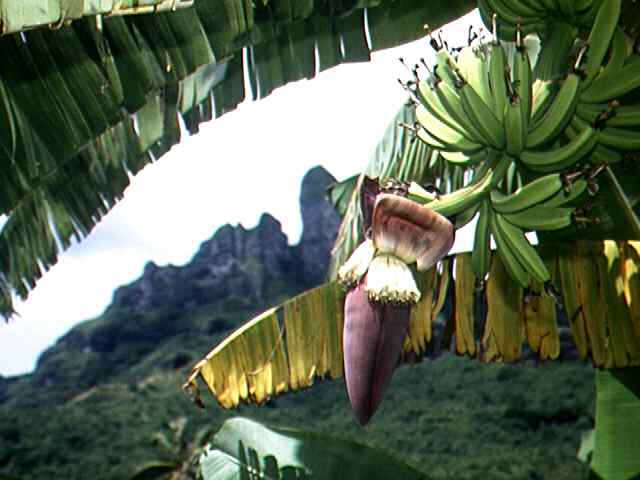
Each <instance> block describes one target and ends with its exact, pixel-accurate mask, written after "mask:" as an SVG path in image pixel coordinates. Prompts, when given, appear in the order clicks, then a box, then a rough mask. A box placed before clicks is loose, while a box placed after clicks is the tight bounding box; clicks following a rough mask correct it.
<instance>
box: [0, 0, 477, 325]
mask: <svg viewBox="0 0 640 480" xmlns="http://www.w3.org/2000/svg"><path fill="white" fill-rule="evenodd" d="M32 3H33V2H26V3H25V2H24V1H22V0H4V1H3V2H1V3H0V33H1V34H3V35H2V36H1V37H0V56H1V57H2V59H3V62H2V63H1V65H0V161H1V162H2V165H3V168H2V176H1V177H0V182H1V186H2V188H0V215H7V216H8V219H7V221H6V224H5V225H4V228H3V229H2V231H1V232H0V314H1V315H3V316H5V317H6V316H8V315H10V314H11V313H12V294H14V293H15V294H18V295H19V296H20V297H22V298H25V297H26V296H27V295H28V293H29V291H30V290H31V289H32V288H33V287H34V285H35V283H36V281H37V280H38V278H40V276H41V275H42V274H43V273H44V272H46V270H48V268H49V267H50V266H51V265H53V264H55V263H56V261H57V256H58V254H59V253H60V252H61V251H63V250H65V249H66V248H67V247H68V246H69V245H70V243H71V242H72V240H73V239H76V240H80V239H82V238H84V237H85V236H86V235H88V234H89V232H90V231H91V230H92V229H93V227H94V226H95V225H96V223H97V222H99V221H100V219H101V218H102V217H103V216H104V215H105V214H106V213H107V212H108V211H109V210H110V209H111V208H112V207H113V205H114V204H115V203H116V202H117V201H118V200H119V199H120V198H122V195H123V193H124V190H125V188H126V187H127V185H128V184H129V174H135V173H137V172H138V171H140V170H141V169H142V168H144V166H146V165H147V164H148V163H149V162H151V161H152V160H154V159H158V158H160V157H161V156H162V155H163V154H164V153H166V152H167V151H168V150H169V149H170V148H171V147H172V146H173V145H175V144H177V143H178V142H179V141H180V135H181V130H180V122H179V118H181V119H182V120H183V121H184V124H185V125H186V128H187V130H188V131H189V133H192V134H193V133H196V132H197V131H198V126H199V125H200V123H202V122H205V121H209V120H212V119H213V118H215V117H219V116H220V115H223V114H224V113H226V112H229V111H231V110H233V109H235V108H236V106H237V105H238V104H239V103H240V102H242V101H243V100H244V99H245V98H252V99H260V98H263V97H265V96H267V95H269V94H270V93H271V92H272V91H273V90H274V89H275V88H278V87H280V86H282V85H285V84H286V83H289V82H293V81H296V80H299V79H302V78H307V79H311V78H313V77H314V76H315V75H316V74H317V73H318V72H321V71H323V70H325V69H327V68H330V67H333V66H335V65H338V64H340V63H344V62H355V61H368V60H369V59H370V54H371V52H372V51H376V50H379V49H383V48H388V47H391V46H395V45H399V44H401V43H404V42H407V41H409V40H414V39H415V38H418V37H419V36H420V35H421V34H422V28H423V25H424V24H425V23H429V24H431V25H433V26H439V25H442V24H444V23H446V22H448V21H451V20H454V19H455V18H457V17H458V16H460V15H462V14H464V13H466V12H468V11H469V10H471V9H472V8H473V7H474V3H473V2H472V1H471V0H455V1H453V2H451V1H449V2H446V3H445V2H441V3H439V4H434V3H432V4H430V6H429V7H428V8H427V7H425V6H424V4H423V2H419V1H405V2H393V1H390V0H367V1H357V2H342V1H314V0H304V1H302V0H300V1H298V0H296V1H290V0H265V1H260V2H248V1H246V0H227V1H224V2H214V1H212V0H196V1H193V0H179V1H177V0H145V1H144V2H139V1H131V0H126V1H118V2H113V1H110V0H109V1H100V2H98V1H84V2H82V1H81V2H78V1H68V0H55V1H50V2H47V6H46V7H42V6H36V5H35V4H33V5H32ZM445 5H446V8H444V6H445ZM129 14H131V15H129ZM366 32H368V37H367V34H366ZM245 74H246V75H245ZM245 77H246V78H247V79H248V84H247V85H246V86H245Z"/></svg>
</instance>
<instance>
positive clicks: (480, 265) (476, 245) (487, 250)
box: [471, 201, 491, 280]
mask: <svg viewBox="0 0 640 480" xmlns="http://www.w3.org/2000/svg"><path fill="white" fill-rule="evenodd" d="M490 210H491V207H490V205H489V203H488V202H486V201H485V202H482V204H481V205H480V216H479V217H478V222H477V223H476V230H475V234H474V236H473V251H472V252H471V266H472V268H473V273H474V274H475V276H476V278H477V279H480V280H484V278H485V277H486V276H487V273H488V272H489V266H490V264H491V246H490V243H489V236H490V233H491V231H490V228H489V217H490V215H491V212H490Z"/></svg>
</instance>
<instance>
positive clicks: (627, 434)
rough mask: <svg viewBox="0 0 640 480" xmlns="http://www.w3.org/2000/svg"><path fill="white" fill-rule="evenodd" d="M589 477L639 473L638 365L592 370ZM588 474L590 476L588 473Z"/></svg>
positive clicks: (611, 478)
mask: <svg viewBox="0 0 640 480" xmlns="http://www.w3.org/2000/svg"><path fill="white" fill-rule="evenodd" d="M596 390H597V397H596V429H595V437H594V453H593V460H592V463H591V468H592V471H593V475H592V477H593V478H602V479H605V478H606V479H607V480H628V479H632V478H638V476H639V475H640V443H638V438H640V368H626V369H624V370H608V371H605V370H599V371H597V372H596ZM590 478H591V477H590Z"/></svg>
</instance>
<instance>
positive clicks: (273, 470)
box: [200, 417, 427, 480]
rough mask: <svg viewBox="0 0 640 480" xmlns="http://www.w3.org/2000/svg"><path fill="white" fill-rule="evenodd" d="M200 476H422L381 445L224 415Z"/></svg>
mask: <svg viewBox="0 0 640 480" xmlns="http://www.w3.org/2000/svg"><path fill="white" fill-rule="evenodd" d="M200 466H201V472H202V476H203V478H204V480H231V479H237V478H263V477H265V478H270V479H283V480H287V479H295V478H298V479H309V480H333V479H336V478H348V479H354V480H355V479H363V480H364V479H367V480H369V479H371V480H377V479H385V480H386V479H389V478H402V479H407V480H410V479H416V480H417V479H426V478H427V477H426V476H425V475H424V474H422V473H420V472H418V471H417V470H415V469H414V468H412V467H410V466H408V465H406V464H404V463H402V462H400V461H399V460H397V459H395V458H393V457H391V456H390V455H388V454H386V453H385V452H382V451H380V450H377V449H374V448H371V447H366V446H364V445H360V444H357V443H355V442H351V441H347V440H341V439H337V438H332V437H329V436H326V435H321V434H318V433H314V432H306V431H301V430H295V429H290V428H282V427H272V426H265V425H261V424H260V423H257V422H254V421H252V420H249V419H246V418H240V417H239V418H232V419H230V420H227V421H226V422H225V423H224V424H223V425H222V427H221V428H220V430H219V431H218V433H216V434H215V436H214V437H213V439H212V441H211V445H210V450H209V451H207V452H205V453H204V454H203V455H202V457H201V459H200Z"/></svg>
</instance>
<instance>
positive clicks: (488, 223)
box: [189, 0, 640, 478]
mask: <svg viewBox="0 0 640 480" xmlns="http://www.w3.org/2000/svg"><path fill="white" fill-rule="evenodd" d="M522 3H524V2H522ZM527 3H529V2H527ZM532 3H536V2H532ZM541 3H542V2H541ZM479 6H480V10H481V14H482V17H483V19H484V20H485V23H486V27H487V28H488V29H489V30H490V32H491V40H490V41H489V42H488V43H482V42H471V43H470V44H469V45H468V46H463V47H462V48H461V49H460V51H459V52H458V53H456V51H455V50H452V49H450V48H448V46H447V44H446V42H442V41H440V39H439V38H436V36H435V35H434V36H433V38H432V41H431V43H432V46H433V48H434V49H435V50H436V52H435V58H436V64H435V65H432V66H428V65H425V66H424V67H425V68H424V69H426V71H427V73H426V74H425V73H420V72H421V70H423V69H421V68H420V67H419V66H416V67H415V68H413V69H412V68H409V70H410V71H411V78H410V79H409V80H407V82H406V83H405V86H406V88H407V90H408V92H409V95H410V97H411V102H410V103H411V106H410V107H408V108H405V109H403V110H401V111H400V113H399V114H398V116H397V117H396V119H394V124H393V125H392V127H390V129H389V131H388V132H387V137H388V138H387V139H385V142H381V145H382V149H386V150H387V154H386V155H387V156H386V157H385V155H384V154H382V155H381V157H382V158H383V159H384V160H383V161H382V162H379V161H378V160H379V158H374V160H373V161H372V162H371V163H370V165H369V167H368V171H365V172H364V173H363V174H362V175H361V176H360V177H359V178H357V179H350V180H349V181H348V182H346V183H344V184H342V185H339V186H336V187H334V189H333V190H332V191H331V192H330V194H331V195H332V196H333V198H334V199H335V200H336V202H337V203H338V206H339V208H340V210H341V211H343V212H345V219H344V222H343V225H342V227H341V230H340V234H339V237H338V241H337V243H336V248H335V250H334V251H335V255H334V268H333V272H334V275H337V278H338V279H340V278H341V276H342V277H344V276H345V275H344V273H343V272H342V273H341V269H347V270H349V272H352V273H354V275H353V276H354V278H355V283H356V285H364V286H365V287H364V288H365V289H366V288H367V286H368V282H369V279H368V277H367V276H366V275H365V274H366V272H367V268H366V267H365V268H360V265H373V263H368V262H370V261H371V258H372V257H373V256H374V255H375V254H376V252H377V251H378V250H377V249H378V248H379V247H378V245H376V244H375V242H374V248H371V247H370V246H367V245H371V240H370V239H368V237H367V235H368V232H369V230H368V228H367V227H368V225H369V223H370V219H371V216H370V213H369V212H368V210H369V208H368V205H369V204H371V203H372V202H373V203H374V204H375V203H376V202H377V200H372V199H367V196H369V197H371V194H370V193H369V192H370V191H371V190H372V188H371V182H372V181H373V180H372V178H370V177H374V178H375V181H376V182H377V188H378V189H377V190H375V189H374V195H373V198H377V197H376V195H378V197H379V198H380V199H382V198H383V195H387V194H388V193H389V191H391V192H392V193H393V194H396V195H399V196H404V197H406V198H407V199H408V200H409V201H412V202H414V203H416V204H419V205H422V206H423V207H421V208H426V209H427V210H430V211H432V212H435V213H438V214H440V215H442V216H444V217H447V218H448V220H449V221H450V222H452V223H453V224H454V225H456V227H460V226H462V225H464V224H466V223H468V222H469V221H470V220H471V219H473V218H474V216H476V215H477V216H479V219H478V222H477V226H476V230H475V243H474V250H473V252H472V254H471V255H464V254H459V255H456V256H455V257H454V258H451V259H448V260H444V261H443V265H447V266H448V267H447V268H448V271H455V273H456V275H455V280H453V279H452V278H451V277H450V275H449V274H447V275H442V273H440V275H438V271H440V272H444V270H445V268H444V267H442V268H439V269H434V272H435V273H430V274H431V275H436V276H437V278H436V279H435V280H434V278H433V277H430V276H429V272H428V273H426V274H425V275H424V276H421V275H420V274H418V276H417V277H416V279H417V280H418V281H417V283H418V284H419V285H420V288H419V290H420V292H421V294H422V295H423V296H424V294H425V293H426V294H427V296H428V300H427V302H426V304H427V306H428V307H432V306H435V305H437V304H438V300H437V299H440V298H442V297H445V298H447V297H448V296H449V295H451V296H453V300H450V301H451V302H452V305H453V307H452V308H451V313H450V318H449V319H447V321H446V326H445V328H444V329H443V331H444V332H445V334H444V335H443V336H442V338H440V339H437V340H438V341H437V342H436V343H439V344H440V345H442V344H444V345H447V346H449V345H450V344H451V342H450V341H449V342H447V340H451V339H452V338H454V339H455V342H454V345H455V347H454V348H455V350H456V351H457V352H458V353H459V354H465V355H470V356H473V357H477V358H480V359H482V360H484V361H515V360H517V359H519V358H520V357H521V355H522V344H523V340H524V339H526V340H527V342H528V343H529V346H530V348H531V349H532V350H533V351H534V352H536V353H537V354H538V355H539V356H540V358H542V359H556V358H559V357H560V350H561V344H560V342H559V325H558V320H559V319H563V318H564V319H568V320H569V321H570V322H569V323H570V326H571V331H572V336H573V340H574V343H575V346H576V349H577V351H578V354H579V355H580V356H581V357H582V358H589V359H590V360H591V361H592V362H593V364H594V366H595V367H597V368H599V369H612V371H616V369H621V368H624V369H628V371H629V372H637V370H638V365H640V363H639V362H640V330H638V328H639V325H640V324H639V323H638V322H640V314H639V312H638V310H637V305H638V300H636V296H637V295H638V293H637V290H636V286H635V285H637V281H638V280H637V278H638V277H637V272H638V267H637V265H638V258H637V256H638V255H637V251H638V250H637V249H638V242H637V241H635V240H638V239H640V228H639V225H640V223H639V222H638V217H637V212H638V205H637V202H636V201H635V200H634V199H635V198H637V197H636V195H635V193H634V192H635V188H634V187H633V186H631V184H632V183H633V182H634V179H635V178H637V173H638V172H636V171H635V169H636V168H637V167H636V166H635V165H634V164H633V163H632V164H631V165H629V162H628V161H625V156H626V155H628V154H627V153H625V152H634V151H635V150H637V149H638V148H640V146H639V145H637V144H636V140H635V138H636V136H637V134H636V131H637V128H638V127H640V121H638V120H639V119H638V117H634V114H633V113H632V112H634V111H635V110H637V108H638V107H637V103H636V102H637V98H636V97H637V91H638V87H639V86H640V83H639V82H640V80H639V79H640V76H639V75H638V72H636V70H635V69H636V68H637V67H636V64H637V63H636V61H637V58H638V54H637V52H636V51H635V50H634V49H631V43H632V42H630V41H629V39H628V38H627V37H626V35H627V34H626V33H625V32H624V31H622V30H621V29H620V28H619V27H618V26H617V25H618V20H619V16H620V12H621V4H620V2H617V1H612V2H583V3H581V4H579V5H577V4H576V5H573V6H571V5H569V4H567V5H564V6H563V7H562V9H560V7H557V8H558V10H551V11H545V8H546V9H547V10H549V8H548V7H545V6H544V5H541V6H539V8H538V9H532V11H533V12H534V13H531V11H529V15H526V14H525V12H526V11H527V8H526V7H524V6H522V5H520V3H519V2H515V3H514V4H513V5H510V4H509V5H508V4H506V3H504V2H497V1H494V0H487V1H481V2H480V3H479ZM565 9H571V11H570V12H569V13H567V12H565V11H564V10H565ZM530 10H531V7H530ZM540 11H542V12H543V13H540ZM535 12H537V13H535ZM542 18H544V19H548V18H554V19H555V20H554V21H556V22H557V21H561V20H560V19H565V20H563V22H564V23H567V28H566V29H565V31H566V32H570V33H571V35H555V36H554V35H551V34H549V35H546V36H545V35H544V34H543V33H544V32H545V30H546V28H547V23H548V22H546V23H545V22H542V21H541V19H542ZM535 32H539V33H540V36H541V37H542V42H541V48H540V50H539V52H538V53H537V56H536V57H535V59H534V58H533V56H531V55H530V54H529V49H530V47H529V46H528V44H527V42H526V41H525V39H524V38H525V35H526V34H528V33H535ZM576 34H577V37H578V39H577V40H576ZM505 41H510V42H512V44H511V46H510V47H508V48H507V47H506V46H505V43H504V42H505ZM563 52H564V53H563ZM558 55H560V56H562V55H565V57H564V59H562V58H561V60H560V61H558V59H557V58H556V57H557V56H558ZM613 77H616V78H618V77H620V78H622V79H623V81H622V82H610V80H607V79H611V78H613ZM594 85H595V86H594ZM612 89H613V90H612ZM605 91H609V93H603V92H605ZM603 95H604V97H603ZM609 95H616V96H617V95H621V96H623V98H625V99H626V100H625V105H626V106H627V108H625V109H624V110H619V109H620V108H622V106H621V104H620V103H621V102H619V101H617V100H608V99H609V98H610V97H609ZM605 100H608V101H606V102H605ZM598 102H600V103H598ZM603 102H604V103H603ZM593 105H597V106H595V107H594V106H593ZM588 112H591V113H588ZM632 118H635V119H634V120H632ZM398 124H401V126H402V128H403V130H400V131H398V130H397V125H398ZM399 132H400V133H399ZM376 154H378V155H379V154H380V152H376ZM429 177H430V178H429ZM431 179H433V180H434V181H433V183H432V184H431V185H425V183H426V182H428V180H431ZM349 192H351V195H349ZM349 197H350V200H349V202H347V201H346V199H347V198H349ZM403 228H406V227H403ZM527 231H536V232H537V233H539V238H540V246H539V247H538V248H535V247H534V246H532V245H531V244H530V243H529V241H528V239H527V238H526V237H525V235H524V233H525V232H527ZM374 238H375V236H374ZM406 238H407V239H408V238H409V236H408V235H407V237H406ZM490 238H493V239H494V241H495V244H496V247H497V248H496V250H495V251H491V250H490V243H489V239H490ZM612 238H613V239H617V241H614V240H611V239H612ZM578 239H580V241H578ZM559 240H562V241H563V243H556V242H558V241H559ZM407 241H408V240H407ZM397 243H398V244H401V243H402V240H398V241H397ZM411 243H413V244H415V243H416V242H415V241H413V240H412V241H411ZM418 243H419V242H418ZM424 245H426V243H425V244H424ZM403 248H405V247H403ZM416 248H417V247H416ZM364 252H367V253H366V254H365V253H364ZM363 258H364V260H363ZM451 264H453V267H451ZM418 267H419V265H418ZM418 269H419V268H418ZM349 275H350V274H348V275H347V276H348V277H349ZM360 279H362V280H360ZM359 282H362V284H361V283H359ZM474 290H476V291H475V292H474ZM443 291H444V293H443ZM449 291H450V292H451V293H448V292H449ZM335 298H338V297H335ZM303 299H304V295H303V296H301V297H299V299H298V301H304V300H303ZM339 301H341V300H339ZM421 301H422V298H421ZM349 305H350V304H349V302H345V309H344V312H345V313H344V314H345V318H344V319H343V320H342V323H343V325H344V326H346V325H348V321H347V319H346V316H347V315H349V316H350V315H355V314H354V313H353V309H352V308H351V307H350V306H349ZM605 306H606V307H607V310H605ZM333 308H335V304H334V307H333ZM414 311H420V308H418V307H415V310H414ZM315 312H316V313H317V315H316V316H314V328H317V325H318V324H317V323H316V322H315V320H316V319H317V318H321V316H322V314H326V313H327V312H326V311H324V312H323V311H322V310H321V309H316V310H315ZM417 317H418V320H416V321H415V322H409V327H408V328H407V330H406V337H405V340H404V345H403V355H402V356H401V360H402V359H405V358H410V357H411V355H417V356H418V357H421V356H422V355H424V354H425V353H426V352H429V351H433V349H434V345H433V340H435V339H434V338H433V337H432V336H431V332H429V333H426V334H425V329H427V330H432V328H433V325H434V322H433V317H432V311H431V310H427V313H426V314H425V312H420V314H418V315H417ZM427 318H428V320H427ZM254 322H256V323H252V328H256V326H257V323H259V320H258V319H256V320H255V321H254ZM329 322H330V323H332V320H329ZM367 322H371V320H367ZM478 324H481V325H483V326H484V327H483V328H482V329H478ZM369 325H370V329H371V328H373V323H369ZM412 327H413V328H412ZM338 328H339V324H338ZM343 328H344V327H343ZM403 328H405V327H403ZM286 331H287V326H286V324H285V325H284V328H283V329H282V332H283V333H282V335H285V336H287V337H288V335H286ZM348 331H349V329H347V328H345V330H344V334H343V337H346V336H347V332H348ZM446 332H449V333H448V334H446ZM241 341H242V342H249V343H251V341H252V340H251V338H250V336H249V331H248V330H247V331H244V330H243V331H239V332H237V336H233V337H231V338H230V339H228V341H227V342H225V343H224V344H222V345H221V346H220V347H219V348H218V349H217V350H215V351H213V352H212V353H211V354H210V355H209V356H208V357H207V358H206V359H204V360H203V362H201V363H200V364H198V365H197V366H196V368H195V369H194V372H193V375H192V377H191V378H190V383H189V386H190V387H191V388H192V389H195V388H196V387H195V381H196V379H197V378H201V379H203V380H204V381H205V383H206V384H207V385H208V386H209V388H210V390H211V391H212V393H214V395H216V396H218V398H220V395H221V394H222V393H223V392H224V393H225V398H228V397H229V396H230V395H231V396H233V397H234V398H236V399H237V401H238V402H241V401H249V402H251V401H252V398H251V394H250V392H251V387H250V386H248V387H246V391H247V392H249V394H248V395H246V396H245V395H243V394H242V392H243V390H244V389H245V387H243V385H242V380H243V379H242V370H240V371H238V370H237V369H235V370H234V375H235V378H234V379H233V380H226V379H225V377H226V378H230V377H228V374H227V373H225V372H224V371H223V370H221V369H220V368H218V367H216V366H215V362H214V360H215V361H221V359H222V358H224V354H225V350H227V351H228V350H229V349H231V348H237V347H235V346H234V345H235V344H236V343H237V344H240V342H241ZM425 342H426V344H427V345H428V346H427V347H426V348H424V346H423V345H424V343H425ZM343 345H344V349H343V355H344V364H345V372H346V371H347V370H348V369H349V364H350V363H351V360H349V358H351V355H352V353H351V351H350V349H351V348H355V347H352V345H351V344H350V343H349V342H344V343H343ZM313 348H314V346H313V345H308V346H307V347H306V349H308V350H309V355H308V356H306V362H307V370H306V371H308V372H310V373H309V375H310V376H309V378H310V379H312V378H313V377H314V376H315V375H314V373H315V369H314V368H313V365H315V364H316V363H317V362H319V361H320V358H321V357H320V356H316V357H314V355H317V354H312V353H311V351H312V350H313ZM362 348H364V347H362ZM348 349H349V350H348ZM365 350H366V348H365ZM267 351H269V348H267ZM358 355H359V353H358ZM377 358H378V359H380V358H383V357H380V356H378V357H377ZM386 358H390V360H387V361H388V362H390V363H391V364H392V365H393V364H394V361H395V360H394V358H396V357H394V356H393V355H389V357H386ZM218 359H220V360H218ZM258 365H261V366H260V367H258V368H262V366H263V365H265V364H264V360H262V361H261V362H258ZM254 366H255V365H254V364H252V363H249V364H248V365H247V368H249V369H250V368H254ZM372 372H373V373H372ZM376 372H378V373H379V372H380V370H376V369H374V370H370V369H368V368H367V367H363V368H362V370H361V375H363V376H367V375H373V378H374V380H373V382H374V384H375V382H376V381H377V375H378V373H376ZM348 375H349V374H347V377H348ZM318 376H319V377H320V378H322V377H323V376H324V375H323V373H321V372H320V373H319V374H318ZM285 377H286V375H285ZM630 378H631V379H635V378H637V375H635V376H634V374H633V373H632V374H631V375H630ZM380 381H381V383H384V378H381V379H380ZM346 383H347V391H348V394H349V396H350V398H351V400H352V404H353V406H354V410H355V413H356V416H358V418H361V415H362V411H361V409H360V407H359V406H358V405H359V402H358V401H356V402H354V400H353V398H352V394H351V392H350V387H349V385H350V379H349V378H346ZM627 383H628V384H629V385H634V381H633V380H628V379H627ZM612 384H613V385H615V382H613V383H612ZM289 387H290V385H287V384H286V383H285V384H284V385H283V387H282V388H283V391H286V390H288V389H289ZM598 388H599V390H604V389H605V388H614V387H609V386H607V387H605V384H603V383H602V382H599V383H598ZM293 389H296V387H294V388H293ZM234 390H236V391H237V392H238V393H237V394H232V393H231V392H233V391H234ZM374 390H375V389H374ZM636 400H637V398H636ZM368 401H370V402H373V403H374V404H375V403H376V402H378V401H379V393H376V392H375V391H373V392H370V393H369V397H368ZM626 404H627V405H628V406H629V408H630V409H631V410H630V411H634V409H638V408H640V403H639V402H635V403H634V402H633V401H627V402H626ZM601 410H603V411H604V412H605V413H603V415H604V417H603V418H607V415H608V414H607V413H606V407H605V406H603V407H601ZM365 417H366V416H365ZM365 420H367V418H365ZM606 423H607V422H606V420H603V419H602V418H601V419H600V420H599V421H598V423H597V426H596V436H595V438H596V452H595V453H594V463H593V466H594V470H595V471H596V472H598V471H601V472H604V471H605V470H606V476H605V478H627V477H628V475H627V474H628V473H629V472H630V471H634V470H635V472H634V473H637V472H638V471H640V465H638V460H637V459H639V458H640V455H637V454H636V453H637V450H636V449H637V447H635V446H630V447H629V448H630V449H631V451H632V453H633V454H631V455H628V454H623V453H620V452H621V449H616V448H613V447H614V446H613V443H611V442H612V438H615V435H607V434H606V433H605V432H606V430H604V429H605V428H606ZM611 425H612V426H613V428H615V429H624V428H625V425H624V424H623V423H622V422H612V423H611ZM629 434H630V435H635V432H633V431H630V433H629ZM598 439H599V440H598ZM629 445H632V444H629ZM598 450H599V451H600V452H604V455H605V456H606V455H608V454H610V455H611V459H609V458H608V459H607V460H606V461H605V460H603V458H605V457H603V456H602V455H603V454H602V453H598ZM618 455H620V458H618ZM625 455H626V457H629V458H632V460H630V461H627V460H624V458H623V457H624V456H625ZM629 462H630V463H629ZM605 463H606V466H604V465H605ZM612 465H625V466H624V467H620V468H618V469H616V468H615V467H611V466H612ZM624 475H627V477H625V476H624Z"/></svg>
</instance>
